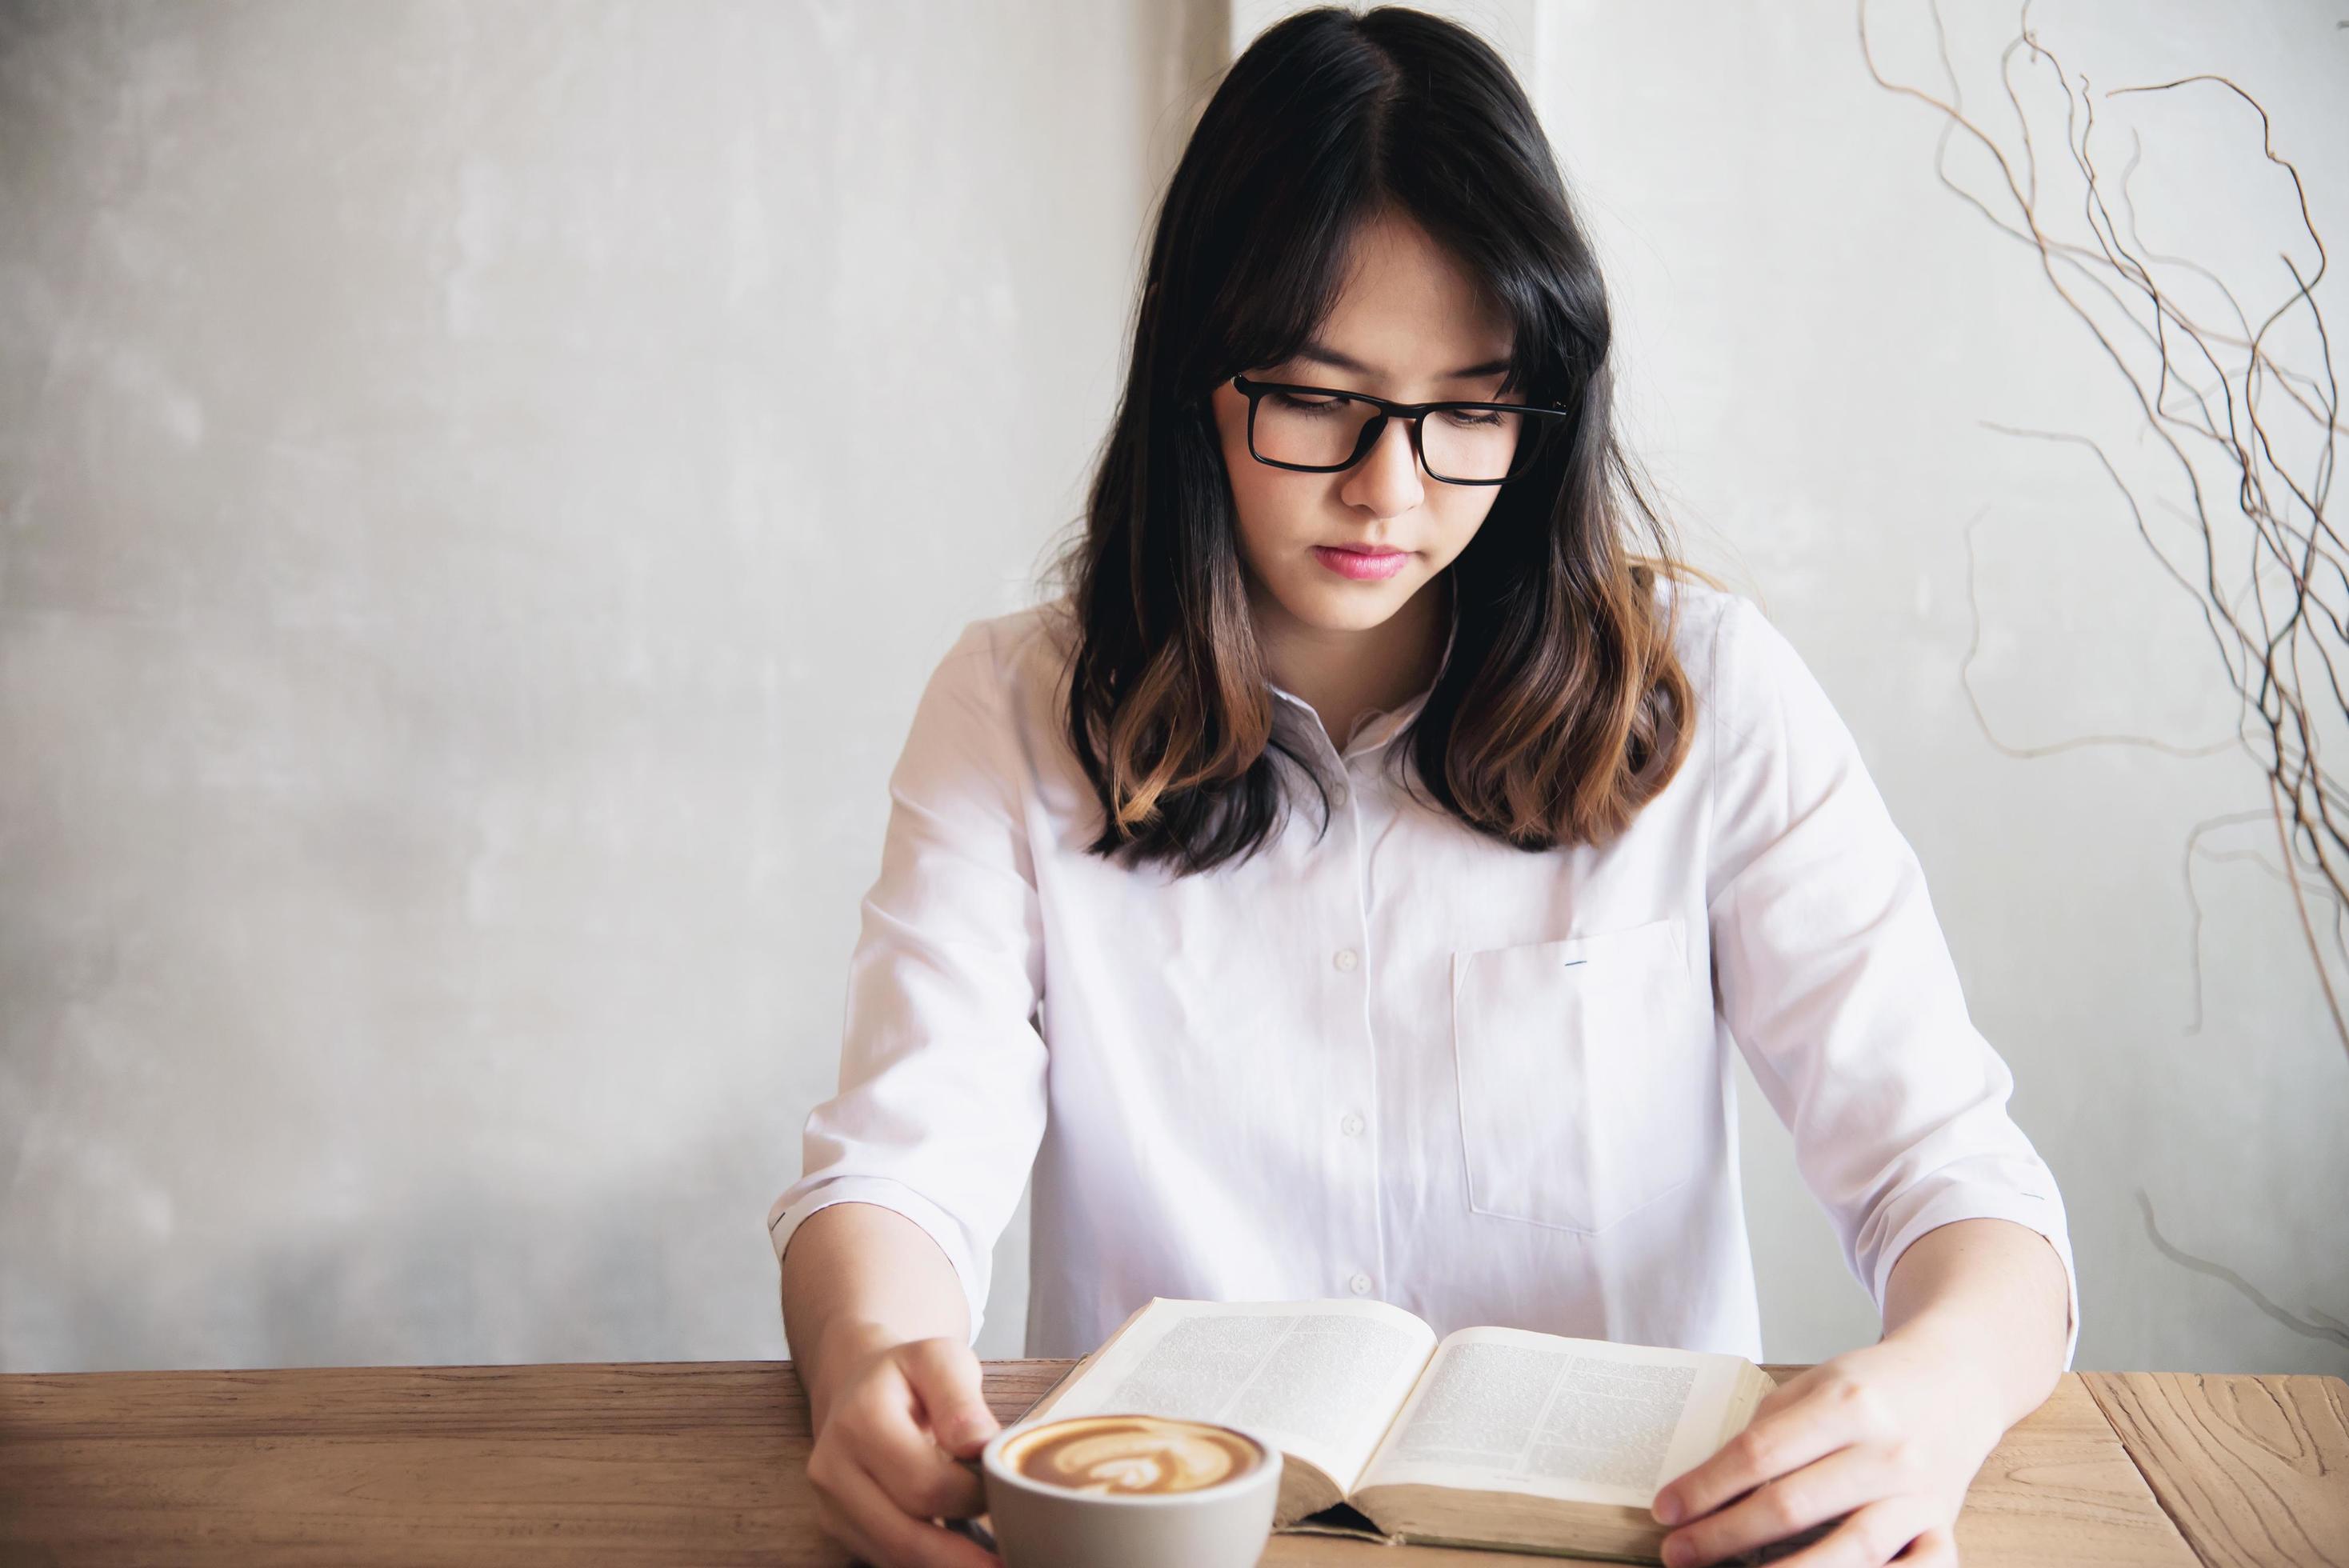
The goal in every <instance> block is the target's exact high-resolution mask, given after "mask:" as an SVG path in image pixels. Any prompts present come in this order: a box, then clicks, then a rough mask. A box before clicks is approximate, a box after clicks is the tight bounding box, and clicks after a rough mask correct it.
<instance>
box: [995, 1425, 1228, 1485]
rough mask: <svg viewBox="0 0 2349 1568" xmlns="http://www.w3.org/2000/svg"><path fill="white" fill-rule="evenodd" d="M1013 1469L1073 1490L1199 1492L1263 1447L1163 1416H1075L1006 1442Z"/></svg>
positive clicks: (1225, 1432)
mask: <svg viewBox="0 0 2349 1568" xmlns="http://www.w3.org/2000/svg"><path fill="white" fill-rule="evenodd" d="M1004 1460H1005V1462H1006V1463H1007V1464H1008V1465H1009V1467H1010V1468H1011V1469H1012V1470H1014V1471H1015V1472H1017V1473H1018V1474H1019V1475H1021V1476H1023V1477H1025V1478H1026V1479H1028V1480H1035V1481H1041V1482H1043V1483H1044V1484H1045V1485H1047V1486H1057V1487H1064V1488H1066V1489H1068V1490H1069V1491H1094V1492H1107V1493H1111V1494H1113V1495H1119V1496H1130V1497H1131V1496H1146V1495H1154V1494H1164V1493H1168V1492H1180V1491H1200V1490H1201V1489H1202V1488H1205V1487H1211V1486H1215V1485H1217V1484H1218V1483H1220V1482H1223V1481H1226V1480H1232V1479H1233V1478H1234V1477H1236V1476H1241V1475H1245V1474H1247V1472H1248V1471H1249V1470H1254V1469H1256V1467H1257V1465H1258V1464H1260V1463H1262V1462H1263V1452H1262V1450H1261V1449H1258V1448H1257V1446H1256V1445H1255V1444H1254V1443H1252V1442H1250V1441H1249V1440H1248V1439H1247V1438H1245V1437H1243V1436H1241V1435H1240V1434H1239V1433H1237V1432H1234V1431H1230V1430H1227V1429H1224V1428H1222V1427H1216V1426H1211V1425H1209V1424H1207V1423H1206V1422H1203V1421H1179V1420H1174V1419H1171V1418H1166V1417H1162V1416H1078V1417H1072V1418H1070V1419H1068V1420H1065V1421H1051V1422H1048V1423H1046V1424H1045V1425H1043V1426H1040V1427H1038V1428H1037V1429H1035V1430H1034V1431H1033V1432H1030V1433H1029V1434H1027V1435H1026V1436H1025V1437H1023V1438H1022V1439H1020V1440H1019V1442H1018V1443H1017V1444H1015V1445H1010V1446H1009V1451H1008V1452H1007V1453H1005V1455H1004Z"/></svg>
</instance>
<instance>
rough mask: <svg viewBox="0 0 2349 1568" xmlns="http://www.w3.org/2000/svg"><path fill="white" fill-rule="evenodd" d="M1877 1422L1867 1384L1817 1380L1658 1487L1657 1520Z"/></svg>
mask: <svg viewBox="0 0 2349 1568" xmlns="http://www.w3.org/2000/svg"><path fill="white" fill-rule="evenodd" d="M1878 1425H1880V1422H1879V1421H1878V1418H1877V1414H1876V1412H1875V1411H1874V1408H1873V1405H1872V1396H1870V1395H1869V1394H1868V1390H1867V1389H1865V1388H1864V1387H1861V1386H1860V1385H1858V1384H1857V1383H1853V1382H1851V1381H1850V1380H1849V1379H1846V1378H1835V1379H1821V1380H1819V1381H1817V1382H1815V1383H1812V1384H1810V1385H1809V1386H1807V1387H1805V1388H1804V1389H1803V1391H1802V1393H1801V1394H1800V1395H1798V1396H1796V1397H1795V1398H1791V1399H1790V1400H1789V1402H1788V1403H1786V1404H1785V1405H1782V1406H1780V1407H1779V1408H1777V1409H1775V1410H1773V1411H1771V1412H1770V1413H1769V1414H1768V1415H1766V1416H1765V1415H1760V1414H1757V1415H1755V1417H1754V1419H1753V1420H1752V1421H1750V1422H1748V1423H1747V1425H1746V1427H1745V1429H1744V1431H1742V1432H1740V1433H1738V1434H1737V1435H1736V1436H1735V1437H1733V1438H1732V1439H1729V1441H1727V1442H1725V1443H1723V1445H1722V1446H1721V1448H1720V1449H1719V1450H1718V1451H1716V1452H1715V1453H1714V1454H1713V1456H1712V1457H1711V1458H1710V1459H1707V1460H1705V1461H1704V1462H1703V1463H1702V1464H1700V1465H1697V1466H1695V1467H1694V1468H1693V1469H1692V1470H1688V1471H1686V1472H1685V1473H1683V1474H1682V1475H1679V1476H1676V1477H1674V1478H1673V1479H1672V1480H1671V1482H1670V1483H1669V1484H1667V1485H1665V1486H1664V1487H1662V1488H1661V1489H1660V1490H1659V1491H1657V1493H1656V1497H1655V1501H1654V1503H1653V1505H1652V1507H1653V1510H1654V1512H1655V1516H1656V1520H1657V1522H1659V1523H1661V1524H1678V1523H1680V1522H1682V1521H1683V1520H1690V1519H1696V1518H1699V1517H1701V1516H1702V1515H1704V1514H1707V1513H1710V1512H1712V1511H1713V1510H1714V1509H1716V1508H1719V1507H1720V1506H1721V1505H1722V1504H1723V1503H1724V1502H1727V1501H1730V1500H1731V1499H1732V1498H1734V1497H1738V1496H1740V1495H1742V1494H1744V1493H1745V1492H1748V1491H1753V1490H1754V1488H1755V1487H1757V1486H1760V1485H1761V1484H1762V1483H1763V1482H1764V1481H1766V1480H1772V1479H1774V1478H1775V1477H1777V1476H1782V1475H1785V1473H1786V1472H1787V1471H1789V1470H1795V1469H1797V1468H1799V1467H1800V1466H1803V1465H1806V1464H1809V1463H1810V1462H1811V1461H1812V1460H1816V1459H1820V1458H1822V1457H1824V1456H1826V1455H1827V1454H1830V1453H1833V1452H1834V1451H1835V1450H1836V1449H1840V1448H1843V1447H1845V1446H1846V1445H1847V1444H1849V1443H1852V1442H1856V1441H1857V1440H1858V1439H1861V1438H1864V1437H1867V1436H1868V1435H1869V1434H1870V1433H1872V1432H1873V1431H1874V1430H1875V1429H1877V1427H1878Z"/></svg>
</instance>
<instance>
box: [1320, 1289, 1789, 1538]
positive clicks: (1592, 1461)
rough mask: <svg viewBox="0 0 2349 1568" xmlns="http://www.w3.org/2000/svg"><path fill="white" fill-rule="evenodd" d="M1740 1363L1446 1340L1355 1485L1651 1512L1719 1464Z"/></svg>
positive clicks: (1605, 1347) (1477, 1332)
mask: <svg viewBox="0 0 2349 1568" xmlns="http://www.w3.org/2000/svg"><path fill="white" fill-rule="evenodd" d="M1746 1366H1747V1363H1746V1361H1745V1360H1744V1357H1737V1356H1722V1355H1714V1354H1712V1353H1709V1352H1704V1351H1693V1350H1662V1349H1655V1348H1651V1347H1650V1346H1635V1345H1614V1344H1609V1343H1608V1342H1606V1341H1603V1340H1593V1339H1568V1338H1564V1337H1562V1336H1557V1335H1554V1334H1532V1333H1527V1332H1526V1331H1524V1330H1520V1329H1514V1328H1464V1329H1461V1330H1459V1331H1458V1332H1456V1333H1454V1334H1451V1335H1447V1336H1445V1337H1444V1342H1443V1343H1442V1344H1441V1345H1440V1346H1437V1348H1436V1352H1435V1355H1434V1357H1433V1358H1432V1359H1431V1361H1430V1362H1429V1364H1428V1369H1427V1373H1426V1375H1425V1376H1424V1377H1422V1378H1421V1380H1420V1385H1419V1387H1418V1388H1417V1389H1416V1390H1415V1391H1414V1392H1413V1395H1412V1398H1411V1403H1410V1404H1409V1405H1407V1406H1406V1407H1404V1408H1403V1411H1402V1415H1401V1416H1399V1417H1398V1418H1396V1420H1395V1424H1394V1428H1393V1429H1392V1431H1390V1432H1389V1433H1388V1434H1387V1439H1386V1441H1385V1442H1384V1443H1382V1444H1381V1445H1380V1448H1379V1451H1378V1453H1377V1456H1376V1457H1375V1458H1374V1459H1372V1460H1371V1462H1370V1464H1369V1465H1368V1466H1367V1467H1366V1468H1365V1473H1364V1474H1363V1476H1362V1485H1363V1486H1366V1487H1369V1486H1386V1485H1390V1484H1393V1483H1397V1482H1410V1483H1415V1484H1418V1485H1423V1486H1451V1487H1467V1488H1471V1489H1474V1490H1477V1491H1521V1492H1526V1493H1529V1494H1532V1495H1534V1496H1537V1497H1556V1498H1562V1499H1566V1500H1568V1501H1581V1502H1608V1503H1620V1504H1624V1505H1626V1506H1630V1507H1634V1508H1646V1507H1647V1506H1648V1505H1649V1504H1650V1503H1651V1502H1653V1501H1655V1495H1656V1491H1657V1490H1658V1489H1659V1488H1660V1487H1661V1486H1662V1485H1663V1483H1664V1482H1666V1481H1668V1480H1671V1479H1672V1478H1673V1477H1674V1476H1676V1475H1679V1474H1680V1473H1681V1472H1682V1471H1683V1470H1688V1469H1690V1468H1691V1467H1692V1466H1694V1465H1696V1464H1698V1463H1700V1462H1701V1461H1702V1460H1705V1459H1707V1458H1708V1457H1710V1456H1711V1454H1712V1453H1713V1449H1714V1448H1715V1447H1716V1446H1717V1442H1718V1439H1719V1438H1720V1435H1721V1430H1722V1423H1723V1418H1724V1417H1725V1415H1726V1413H1727V1409H1728V1405H1729V1402H1730V1401H1731V1400H1732V1399H1733V1398H1734V1397H1735V1396H1736V1393H1737V1390H1738V1387H1739V1385H1740V1382H1741V1376H1742V1374H1743V1372H1744V1368H1745V1367H1746Z"/></svg>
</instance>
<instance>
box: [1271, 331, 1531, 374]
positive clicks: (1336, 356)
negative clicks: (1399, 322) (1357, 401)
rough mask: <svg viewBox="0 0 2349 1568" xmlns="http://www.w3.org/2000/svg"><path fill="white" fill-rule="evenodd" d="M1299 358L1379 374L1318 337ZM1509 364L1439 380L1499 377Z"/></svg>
mask: <svg viewBox="0 0 2349 1568" xmlns="http://www.w3.org/2000/svg"><path fill="white" fill-rule="evenodd" d="M1297 357H1298V358H1299V359H1309V360H1312V361H1313V362H1314V363H1316V364H1317V365H1327V366H1330V368H1331V369H1333V370H1344V371H1348V372H1350V373H1351V374H1353V375H1356V376H1375V375H1377V374H1378V372H1377V371H1375V370H1373V369H1371V367H1370V366H1367V365H1365V364H1363V363H1362V362H1361V360H1359V359H1356V358H1354V357H1353V356H1351V355H1346V354H1340V353H1339V352H1338V351H1337V350H1336V349H1334V348H1332V347H1330V346H1329V345H1328V344H1326V343H1324V342H1322V341H1321V340H1320V339H1319V338H1318V337H1309V338H1307V339H1306V340H1305V346H1304V347H1302V348H1300V349H1299V350H1298V351H1297ZM1509 364H1510V362H1509V361H1508V360H1507V359H1506V358H1503V359H1488V360H1486V361H1485V363H1484V364H1482V365H1471V366H1468V367H1467V368H1466V369H1464V370H1454V371H1452V372H1450V373H1449V374H1448V375H1445V376H1442V377H1438V378H1437V379H1439V380H1444V381H1474V380H1476V379H1477V378H1479V377H1485V376H1498V375H1500V374H1501V373H1502V372H1503V371H1505V370H1506V369H1508V368H1509Z"/></svg>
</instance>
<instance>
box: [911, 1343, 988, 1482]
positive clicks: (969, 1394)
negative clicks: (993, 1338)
mask: <svg viewBox="0 0 2349 1568" xmlns="http://www.w3.org/2000/svg"><path fill="white" fill-rule="evenodd" d="M904 1350H905V1354H904V1357H903V1360H904V1365H905V1377H906V1381H908V1382H909V1383H911V1384H912V1385H913V1387H914V1394H915V1397H916V1398H917V1399H919V1400H920V1401H921V1407H922V1413H923V1416H924V1418H925V1419H926V1420H927V1421H928V1423H929V1428H930V1432H931V1434H932V1436H933V1437H935V1438H936V1440H937V1443H938V1446H939V1447H941V1448H943V1449H946V1450H947V1452H948V1453H950V1454H954V1455H956V1456H957V1458H961V1459H971V1458H974V1457H976V1456H977V1455H978V1450H979V1449H983V1448H985V1447H986V1446H987V1439H989V1438H991V1437H993V1436H994V1435H995V1434H996V1432H997V1431H998V1430H999V1429H1000V1428H1001V1427H1002V1425H1003V1423H1002V1422H1000V1421H999V1420H997V1419H996V1418H995V1412H994V1411H993V1410H990V1409H988V1407H987V1392H986V1387H985V1379H984V1375H983V1373H982V1371H981V1368H980V1367H979V1364H978V1355H977V1353H976V1352H974V1351H973V1350H972V1349H971V1347H970V1346H968V1345H964V1344H961V1343H959V1342H958V1341H956V1340H952V1339H943V1338H940V1339H922V1340H916V1341H915V1342H914V1343H913V1344H911V1345H907V1346H905V1347H904Z"/></svg>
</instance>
